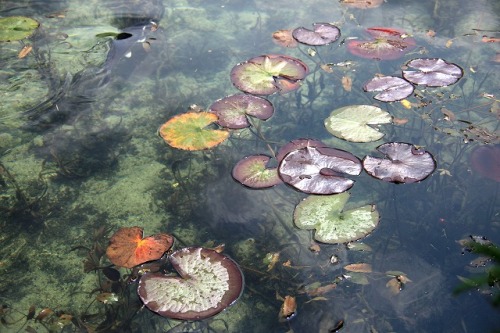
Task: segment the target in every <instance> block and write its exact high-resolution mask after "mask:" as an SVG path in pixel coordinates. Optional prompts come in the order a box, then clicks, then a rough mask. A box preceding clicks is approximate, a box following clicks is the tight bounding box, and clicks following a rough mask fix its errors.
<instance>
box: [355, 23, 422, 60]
mask: <svg viewBox="0 0 500 333" xmlns="http://www.w3.org/2000/svg"><path fill="white" fill-rule="evenodd" d="M366 31H367V32H368V34H370V36H372V37H373V38H374V39H373V40H367V41H359V40H350V41H348V42H347V50H349V52H351V53H352V54H354V55H356V56H359V57H362V58H368V59H378V60H391V59H398V58H401V57H402V56H404V55H405V54H406V53H408V52H409V51H411V50H412V49H413V48H414V47H415V40H414V39H413V38H411V37H408V35H407V34H406V33H405V32H404V31H401V30H399V29H394V28H383V27H373V28H368V29H366Z"/></svg>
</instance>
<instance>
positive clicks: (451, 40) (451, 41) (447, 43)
mask: <svg viewBox="0 0 500 333" xmlns="http://www.w3.org/2000/svg"><path fill="white" fill-rule="evenodd" d="M451 44H453V39H449V40H448V41H447V42H446V44H445V46H446V48H450V47H451Z"/></svg>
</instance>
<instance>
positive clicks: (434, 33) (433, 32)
mask: <svg viewBox="0 0 500 333" xmlns="http://www.w3.org/2000/svg"><path fill="white" fill-rule="evenodd" d="M425 34H426V35H427V36H428V37H434V36H436V32H435V31H434V30H432V29H429V30H427V32H426V33H425Z"/></svg>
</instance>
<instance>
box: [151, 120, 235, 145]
mask: <svg viewBox="0 0 500 333" xmlns="http://www.w3.org/2000/svg"><path fill="white" fill-rule="evenodd" d="M217 120H218V118H217V115H216V114H214V113H211V112H187V113H183V114H179V115H177V116H174V117H172V118H171V119H170V120H169V121H167V122H166V123H165V124H163V125H161V127H160V129H159V133H160V136H161V137H162V138H163V139H164V140H165V141H166V142H167V143H168V144H169V145H170V146H172V147H174V148H179V149H184V150H203V149H209V148H212V147H215V146H217V145H218V144H220V143H221V142H223V141H224V140H226V139H227V138H228V137H229V132H228V131H225V130H214V129H210V128H207V126H208V125H210V124H212V123H214V122H216V121H217Z"/></svg>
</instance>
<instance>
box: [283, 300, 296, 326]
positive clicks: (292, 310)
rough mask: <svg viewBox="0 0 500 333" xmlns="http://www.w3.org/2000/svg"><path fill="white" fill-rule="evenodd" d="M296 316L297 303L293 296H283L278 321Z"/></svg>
mask: <svg viewBox="0 0 500 333" xmlns="http://www.w3.org/2000/svg"><path fill="white" fill-rule="evenodd" d="M296 314H297V302H296V301H295V297H293V296H285V299H284V300H283V304H281V308H280V313H279V319H280V321H286V320H290V319H292V318H293V317H295V315H296Z"/></svg>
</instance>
